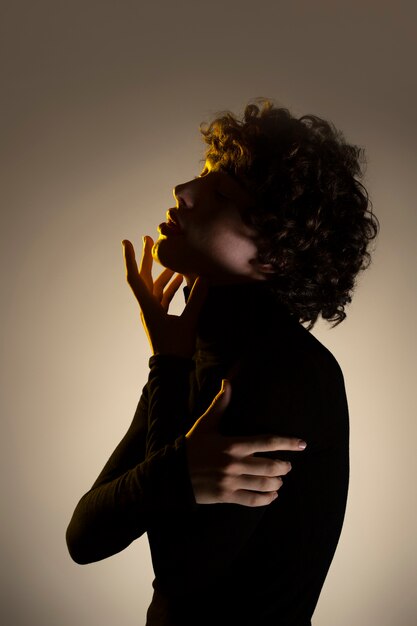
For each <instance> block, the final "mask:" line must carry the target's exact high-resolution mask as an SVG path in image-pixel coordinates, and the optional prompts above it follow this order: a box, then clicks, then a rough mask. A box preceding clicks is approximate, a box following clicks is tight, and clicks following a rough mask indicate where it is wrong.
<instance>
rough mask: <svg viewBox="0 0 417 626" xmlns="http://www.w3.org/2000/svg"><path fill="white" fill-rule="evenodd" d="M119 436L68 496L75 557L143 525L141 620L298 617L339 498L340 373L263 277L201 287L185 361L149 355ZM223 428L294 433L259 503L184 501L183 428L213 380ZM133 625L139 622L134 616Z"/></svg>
mask: <svg viewBox="0 0 417 626" xmlns="http://www.w3.org/2000/svg"><path fill="white" fill-rule="evenodd" d="M149 366H150V370H149V378H148V381H147V383H146V385H145V387H144V388H143V393H142V396H141V398H140V401H139V404H138V407H137V409H136V412H135V415H134V418H133V421H132V423H131V425H130V428H129V429H128V431H127V433H126V435H125V437H124V438H123V439H122V441H121V442H120V443H119V445H118V446H117V448H116V449H115V451H114V452H113V454H112V455H111V457H110V459H109V460H108V462H107V464H106V465H105V467H104V469H103V470H102V472H101V474H100V475H99V477H98V478H97V480H96V481H95V483H94V484H93V486H92V487H91V489H90V490H89V491H88V492H87V493H86V494H85V495H84V496H83V497H82V498H81V500H80V501H79V503H78V504H77V506H76V508H75V511H74V514H73V516H72V519H71V521H70V524H69V526H68V529H67V544H68V548H69V552H70V554H71V556H72V558H73V559H74V560H75V561H76V562H78V563H91V562H94V561H98V560H101V559H104V558H107V557H109V556H111V555H113V554H115V553H117V552H120V551H121V550H123V549H124V548H126V547H127V546H128V545H129V544H130V543H131V542H132V541H134V540H135V539H137V538H138V537H140V536H141V535H143V534H144V533H147V535H148V540H149V545H150V550H151V556H152V563H153V568H154V573H155V579H154V582H153V587H154V596H153V600H152V603H151V605H150V607H149V610H148V614H147V619H146V626H191V625H192V626H208V625H210V626H214V625H216V626H226V625H227V626H234V625H235V624H236V625H237V624H239V626H309V625H310V624H311V618H312V615H313V612H314V610H315V607H316V604H317V601H318V598H319V595H320V592H321V589H322V586H323V583H324V580H325V577H326V575H327V572H328V569H329V566H330V563H331V561H332V558H333V555H334V552H335V549H336V546H337V543H338V540H339V536H340V532H341V529H342V524H343V518H344V513H345V507H346V499H347V490H348V477H349V420H348V408H347V401H346V394H345V388H344V382H343V375H342V372H341V370H340V368H339V366H338V364H337V362H336V360H335V359H334V357H333V356H332V355H331V353H330V352H329V351H328V350H327V349H326V348H325V347H324V346H323V345H322V344H321V343H320V342H319V341H317V339H315V338H314V336H313V335H312V334H311V333H309V332H308V331H307V330H306V329H305V328H304V327H303V326H302V325H301V324H299V323H298V322H297V321H296V320H295V319H294V318H293V317H292V316H291V315H290V314H289V313H288V312H287V310H286V309H285V307H283V306H282V305H281V304H279V303H278V302H277V301H276V300H275V298H274V297H273V296H272V295H271V294H270V292H269V290H268V289H267V288H266V287H265V284H264V283H254V284H250V285H235V286H233V287H230V286H228V287H216V288H211V290H210V291H209V295H208V298H207V301H206V303H205V305H204V307H203V311H202V314H201V317H200V323H199V331H198V339H197V347H196V352H195V355H194V357H193V359H186V358H182V357H175V356H169V355H157V356H152V357H151V358H150V360H149ZM222 378H229V379H230V380H231V383H232V400H231V403H230V405H229V407H228V409H227V410H226V412H225V414H224V416H223V419H222V422H221V426H220V428H221V430H222V432H223V434H226V435H229V434H230V435H250V434H255V433H258V434H259V433H262V434H267V433H275V434H277V435H282V436H291V437H300V438H302V439H305V440H306V441H307V444H308V445H307V449H306V450H304V451H303V452H298V453H297V452H295V453H290V452H279V453H276V454H275V456H276V457H279V458H283V459H287V460H291V463H292V470H291V471H290V472H289V474H288V475H287V476H285V477H284V484H283V486H282V487H281V489H280V490H279V497H278V498H277V499H276V500H275V501H274V502H273V503H272V504H270V505H269V506H264V507H256V508H251V507H245V506H241V505H233V504H216V505H198V504H196V503H195V500H194V496H193V491H192V487H191V483H190V480H189V476H188V471H187V464H186V455H185V433H186V432H187V431H188V430H189V429H190V427H191V426H192V424H193V423H194V422H195V420H196V419H197V418H198V417H200V415H201V414H202V413H203V412H204V411H205V410H206V409H207V407H208V406H209V404H210V402H211V401H212V399H213V398H214V396H215V395H216V393H217V392H218V391H219V389H220V384H221V379H222ZM138 624H140V625H142V624H145V621H144V620H143V621H141V620H139V621H138Z"/></svg>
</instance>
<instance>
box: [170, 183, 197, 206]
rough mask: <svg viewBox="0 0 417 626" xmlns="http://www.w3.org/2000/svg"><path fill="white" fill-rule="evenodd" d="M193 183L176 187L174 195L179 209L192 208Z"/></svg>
mask: <svg viewBox="0 0 417 626" xmlns="http://www.w3.org/2000/svg"><path fill="white" fill-rule="evenodd" d="M191 183H192V181H190V182H188V183H181V184H180V185H175V187H174V189H173V191H172V193H173V195H174V198H175V201H176V203H177V206H178V207H184V208H191V206H192V203H193V193H192V185H191Z"/></svg>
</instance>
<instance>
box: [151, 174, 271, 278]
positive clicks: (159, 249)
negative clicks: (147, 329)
mask: <svg viewBox="0 0 417 626" xmlns="http://www.w3.org/2000/svg"><path fill="white" fill-rule="evenodd" d="M174 198H175V200H176V207H175V208H173V209H170V210H169V211H168V212H167V221H166V222H164V223H162V224H160V225H159V227H158V232H159V238H158V240H157V241H156V242H155V244H154V247H153V250H152V255H153V258H154V259H155V260H156V261H157V262H159V263H160V264H161V265H163V266H164V267H169V268H170V269H172V270H174V271H176V272H178V273H180V274H183V275H184V276H186V277H187V278H193V277H195V276H204V277H206V278H208V279H210V280H211V281H212V282H214V283H227V282H236V281H250V280H260V279H263V278H265V274H263V273H262V271H261V269H262V268H260V267H259V266H258V265H257V263H256V257H257V245H256V232H255V231H254V230H252V229H251V228H250V227H248V226H247V225H246V224H245V223H244V222H243V220H242V217H241V212H242V211H243V210H245V209H249V208H250V207H251V206H252V205H253V198H252V197H251V196H250V194H249V193H248V192H247V191H246V190H245V189H243V187H242V186H241V185H240V184H239V183H238V182H237V181H236V180H235V179H234V178H233V177H232V176H230V175H229V174H228V173H226V172H225V171H223V170H220V169H219V168H216V167H214V166H211V165H210V163H209V162H206V165H205V167H204V170H203V172H202V173H201V175H200V176H198V177H196V178H194V179H193V180H190V181H189V182H186V183H182V184H180V185H177V186H176V187H175V188H174ZM263 269H265V268H263Z"/></svg>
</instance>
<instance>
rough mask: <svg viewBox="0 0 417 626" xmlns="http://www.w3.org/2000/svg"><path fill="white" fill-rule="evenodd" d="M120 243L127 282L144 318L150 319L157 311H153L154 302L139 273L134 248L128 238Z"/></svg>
mask: <svg viewBox="0 0 417 626" xmlns="http://www.w3.org/2000/svg"><path fill="white" fill-rule="evenodd" d="M122 245H123V252H124V258H125V267H126V278H127V282H128V284H129V286H130V287H131V289H132V291H133V293H134V294H135V297H136V300H137V301H138V304H139V306H140V308H141V310H142V312H143V314H144V316H145V318H147V319H151V318H152V317H154V316H155V315H156V313H157V312H156V311H155V302H154V298H153V296H152V294H151V293H150V292H149V290H148V288H147V287H146V285H145V283H144V281H143V279H142V278H141V276H140V275H139V271H138V266H137V263H136V257H135V249H134V247H133V245H132V243H131V242H130V241H129V240H128V239H124V240H123V241H122ZM158 307H159V305H158Z"/></svg>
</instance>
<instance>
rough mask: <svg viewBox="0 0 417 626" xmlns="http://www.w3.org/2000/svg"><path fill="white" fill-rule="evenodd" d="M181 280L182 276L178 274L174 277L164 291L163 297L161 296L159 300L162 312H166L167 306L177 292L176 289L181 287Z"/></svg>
mask: <svg viewBox="0 0 417 626" xmlns="http://www.w3.org/2000/svg"><path fill="white" fill-rule="evenodd" d="M183 278H184V277H183V276H182V274H178V275H177V276H175V278H174V280H173V281H172V282H171V283H170V284H169V285H168V287H167V288H166V289H165V291H164V293H163V296H162V300H161V305H162V308H163V309H164V311H168V308H169V304H170V302H171V300H172V298H173V297H174V295H175V294H176V292H177V291H178V288H179V286H180V285H181V283H182V281H183Z"/></svg>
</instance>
